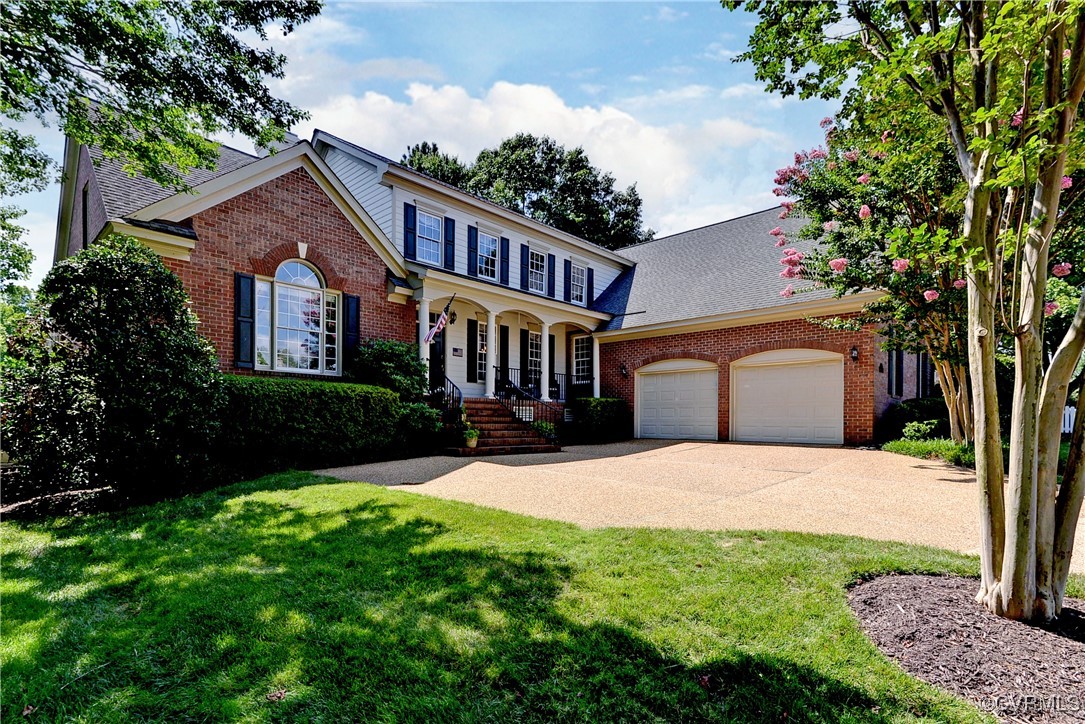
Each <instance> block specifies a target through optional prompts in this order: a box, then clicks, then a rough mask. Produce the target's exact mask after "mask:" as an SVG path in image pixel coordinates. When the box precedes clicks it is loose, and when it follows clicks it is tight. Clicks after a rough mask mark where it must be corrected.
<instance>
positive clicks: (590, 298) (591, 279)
mask: <svg viewBox="0 0 1085 724" xmlns="http://www.w3.org/2000/svg"><path fill="white" fill-rule="evenodd" d="M587 276H588V280H587V283H586V284H585V285H584V286H585V287H587V289H586V290H585V292H584V304H586V305H587V306H589V307H590V306H591V305H592V302H594V301H595V272H594V271H593V270H592V268H591V267H588V272H587Z"/></svg>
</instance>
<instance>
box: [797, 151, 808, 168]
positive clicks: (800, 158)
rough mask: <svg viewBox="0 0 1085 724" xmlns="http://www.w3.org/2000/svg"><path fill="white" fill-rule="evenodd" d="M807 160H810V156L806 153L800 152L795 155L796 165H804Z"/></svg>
mask: <svg viewBox="0 0 1085 724" xmlns="http://www.w3.org/2000/svg"><path fill="white" fill-rule="evenodd" d="M807 158H809V156H807V155H806V151H798V152H797V153H796V154H795V165H796V166H799V165H801V164H803V163H806V159H807Z"/></svg>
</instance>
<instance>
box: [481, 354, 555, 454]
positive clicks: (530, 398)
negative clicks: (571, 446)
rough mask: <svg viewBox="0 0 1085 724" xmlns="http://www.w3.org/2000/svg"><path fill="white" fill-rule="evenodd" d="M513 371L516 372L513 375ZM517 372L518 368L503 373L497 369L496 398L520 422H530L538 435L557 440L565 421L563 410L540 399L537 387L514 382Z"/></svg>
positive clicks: (517, 376)
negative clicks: (531, 387) (527, 386)
mask: <svg viewBox="0 0 1085 724" xmlns="http://www.w3.org/2000/svg"><path fill="white" fill-rule="evenodd" d="M513 372H515V373H516V374H515V375H513ZM519 372H520V370H512V369H510V370H508V374H503V373H502V371H501V370H500V369H499V370H497V389H496V390H495V392H496V397H497V400H498V401H499V402H500V403H501V405H502V406H503V407H504V408H505V409H506V410H508V411H509V412H511V413H512V414H513V415H514V416H516V417H517V418H519V419H520V420H521V421H522V422H526V423H528V424H530V425H531V426H532V427H533V428H534V429H535V431H536V432H538V433H539V434H540V435H542V436H543V437H545V438H547V439H548V440H551V441H555V440H557V439H558V438H559V437H560V434H561V426H562V424H563V423H564V422H565V414H564V412H563V411H562V410H561V408H559V407H557V406H555V405H551V404H550V403H548V402H543V401H542V400H540V399H539V398H538V395H537V391H538V389H537V387H536V389H535V390H534V391H533V390H527V389H524V388H523V387H521V386H520V385H518V384H516V383H515V382H514V381H513V378H514V377H516V378H519ZM529 379H530V376H529Z"/></svg>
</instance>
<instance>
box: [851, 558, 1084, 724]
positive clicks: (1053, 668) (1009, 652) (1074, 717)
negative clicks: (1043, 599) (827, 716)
mask: <svg viewBox="0 0 1085 724" xmlns="http://www.w3.org/2000/svg"><path fill="white" fill-rule="evenodd" d="M977 586H978V583H977V581H976V580H973V579H969V578H959V577H953V576H882V577H880V578H876V579H874V580H872V581H868V582H866V583H861V584H859V585H857V586H855V587H854V588H852V589H851V591H850V593H849V594H848V599H849V602H850V603H851V608H852V610H853V611H855V614H856V615H857V616H858V617H859V621H860V623H861V625H862V627H863V630H864V631H865V632H866V634H867V635H868V636H870V638H871V639H872V640H873V641H874V643H875V644H877V646H878V648H879V649H881V650H882V652H883V653H884V654H885V655H887V656H889V657H890V658H892V659H894V660H896V661H897V663H899V664H900V665H901V667H902V668H903V669H904V670H905V671H907V672H908V673H909V674H911V675H913V676H915V677H917V678H919V679H922V680H923V681H926V682H928V683H930V684H934V685H935V686H939V687H941V688H943V689H947V690H949V691H951V692H953V693H955V694H957V695H959V696H961V697H963V698H965V699H968V700H969V701H972V702H973V703H975V704H976V705H977V706H978V707H979V708H981V709H983V710H984V711H987V712H991V713H992V714H994V715H995V716H997V717H999V718H1001V719H1002V720H1003V721H1008V722H1080V721H1085V601H1081V600H1078V599H1073V598H1068V599H1066V605H1065V606H1064V608H1063V613H1062V615H1061V616H1060V617H1059V620H1058V621H1056V622H1054V623H1053V624H1051V625H1044V626H1036V625H1030V624H1026V623H1021V622H1019V621H1010V620H1008V619H1004V618H1000V617H998V616H995V615H994V614H991V613H988V612H987V611H986V610H985V609H984V608H982V607H981V606H980V605H979V604H977V603H976V602H975V595H976V590H977Z"/></svg>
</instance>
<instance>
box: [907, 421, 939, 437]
mask: <svg viewBox="0 0 1085 724" xmlns="http://www.w3.org/2000/svg"><path fill="white" fill-rule="evenodd" d="M938 424H939V423H938V420H927V421H925V422H909V423H908V424H906V425H905V426H904V435H903V437H904V439H905V440H930V439H931V438H932V437H934V434H933V433H934V430H935V428H937V427H938Z"/></svg>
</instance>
